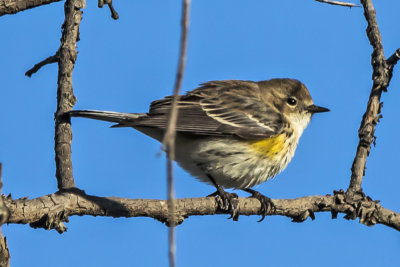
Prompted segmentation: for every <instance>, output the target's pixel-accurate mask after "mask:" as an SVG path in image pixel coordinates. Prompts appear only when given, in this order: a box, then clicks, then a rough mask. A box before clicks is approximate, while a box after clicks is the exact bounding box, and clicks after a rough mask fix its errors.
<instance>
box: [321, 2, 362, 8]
mask: <svg viewBox="0 0 400 267" xmlns="http://www.w3.org/2000/svg"><path fill="white" fill-rule="evenodd" d="M315 1H317V2H321V3H325V4H329V5H334V6H345V7H350V8H351V7H360V6H359V5H357V4H353V3H347V2H341V1H329V0H315Z"/></svg>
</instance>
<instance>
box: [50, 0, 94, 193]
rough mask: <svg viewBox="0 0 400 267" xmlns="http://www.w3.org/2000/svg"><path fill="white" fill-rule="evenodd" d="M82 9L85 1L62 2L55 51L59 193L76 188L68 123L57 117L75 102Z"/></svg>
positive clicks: (56, 145) (63, 117) (55, 145)
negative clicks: (62, 21)
mask: <svg viewBox="0 0 400 267" xmlns="http://www.w3.org/2000/svg"><path fill="white" fill-rule="evenodd" d="M85 6H86V2H85V0H67V1H66V2H65V5H64V11H65V21H64V24H63V26H62V29H63V32H62V37H61V45H60V48H59V49H58V53H59V56H60V58H59V61H58V81H57V84H58V86H57V111H56V115H55V136H54V150H55V154H56V156H55V160H56V177H57V185H58V189H60V190H62V189H66V188H73V187H75V182H74V177H73V176H72V161H71V141H72V130H71V123H70V119H69V118H66V116H59V115H62V114H64V113H66V112H67V111H70V110H72V107H73V106H74V105H75V102H76V98H75V96H74V92H73V88H72V73H73V70H74V64H75V61H76V58H77V54H78V52H77V51H76V43H77V41H78V40H79V24H80V22H81V20H82V11H81V10H80V9H81V8H84V7H85Z"/></svg>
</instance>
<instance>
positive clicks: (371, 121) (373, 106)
mask: <svg viewBox="0 0 400 267" xmlns="http://www.w3.org/2000/svg"><path fill="white" fill-rule="evenodd" d="M361 4H362V5H363V7H364V16H365V19H366V20H367V22H368V26H367V30H366V31H367V36H368V39H369V42H370V43H371V46H372V47H373V52H372V55H371V65H372V68H373V74H372V80H373V85H372V89H371V93H370V96H369V100H368V104H367V110H366V112H365V114H364V115H363V118H362V121H361V125H360V129H359V130H358V136H359V139H360V141H359V143H358V146H357V152H356V156H355V158H354V161H353V165H352V167H351V172H352V173H351V180H350V185H349V188H348V192H349V193H354V192H358V191H361V190H362V189H361V184H362V180H363V176H364V174H365V165H366V162H367V157H368V155H369V153H370V150H371V144H372V143H373V142H374V141H375V135H374V133H375V126H376V125H377V124H378V122H379V119H380V118H381V117H382V115H380V112H381V107H382V105H381V103H380V99H381V95H382V92H383V91H385V92H386V91H387V87H388V86H389V82H390V79H391V77H392V75H391V72H392V70H393V66H394V64H395V62H397V60H398V59H397V60H396V55H397V57H398V53H395V55H393V56H392V57H391V58H390V59H389V61H390V62H389V63H390V64H388V62H387V61H386V59H385V55H384V53H383V46H382V38H381V34H380V32H379V28H378V22H377V20H376V12H375V9H374V6H373V5H372V0H361Z"/></svg>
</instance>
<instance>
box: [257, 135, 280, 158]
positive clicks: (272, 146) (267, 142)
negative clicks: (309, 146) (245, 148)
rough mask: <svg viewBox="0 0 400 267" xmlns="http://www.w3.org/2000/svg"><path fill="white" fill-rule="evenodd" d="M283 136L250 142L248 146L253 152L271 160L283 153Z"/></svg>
mask: <svg viewBox="0 0 400 267" xmlns="http://www.w3.org/2000/svg"><path fill="white" fill-rule="evenodd" d="M285 136H286V135H285V134H280V135H275V136H273V137H270V138H267V139H264V140H260V141H252V142H250V145H251V148H252V149H253V150H254V151H256V152H258V153H260V154H262V155H266V156H267V157H269V158H273V157H276V156H279V154H280V153H281V152H283V150H284V148H285V141H286V138H285Z"/></svg>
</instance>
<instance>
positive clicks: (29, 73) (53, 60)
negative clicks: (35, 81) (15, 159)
mask: <svg viewBox="0 0 400 267" xmlns="http://www.w3.org/2000/svg"><path fill="white" fill-rule="evenodd" d="M59 59H60V56H59V54H58V52H57V53H55V54H54V55H52V56H49V57H48V58H46V59H44V60H42V61H40V62H39V63H37V64H35V66H33V67H32V68H31V69H30V70H28V71H27V72H25V76H28V77H29V78H30V77H32V74H34V73H36V72H37V71H39V70H40V69H41V68H42V67H43V66H45V65H47V64H52V63H57V62H58V60H59Z"/></svg>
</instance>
